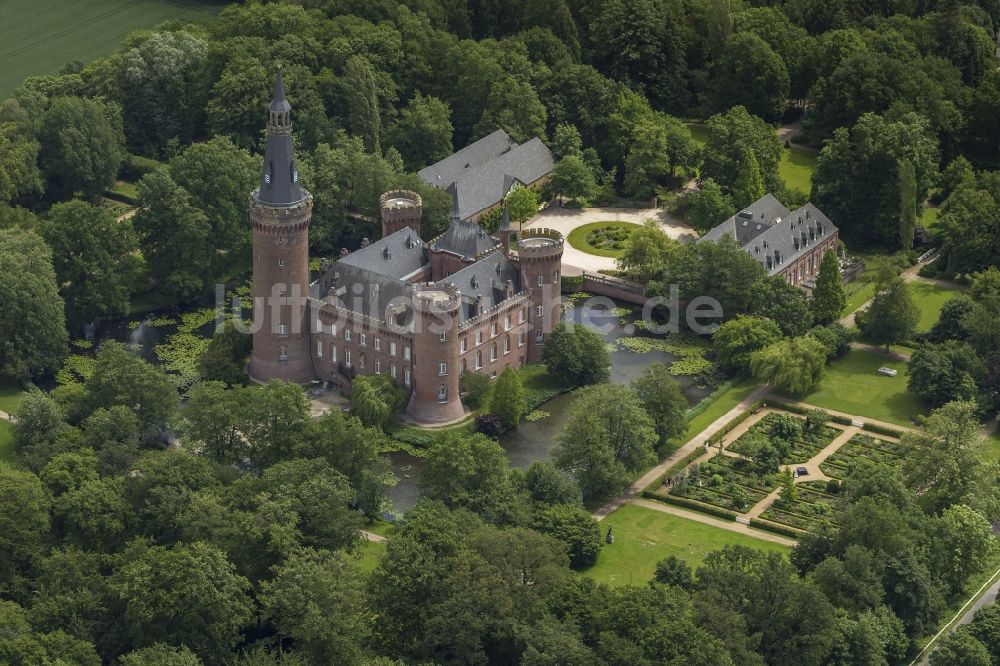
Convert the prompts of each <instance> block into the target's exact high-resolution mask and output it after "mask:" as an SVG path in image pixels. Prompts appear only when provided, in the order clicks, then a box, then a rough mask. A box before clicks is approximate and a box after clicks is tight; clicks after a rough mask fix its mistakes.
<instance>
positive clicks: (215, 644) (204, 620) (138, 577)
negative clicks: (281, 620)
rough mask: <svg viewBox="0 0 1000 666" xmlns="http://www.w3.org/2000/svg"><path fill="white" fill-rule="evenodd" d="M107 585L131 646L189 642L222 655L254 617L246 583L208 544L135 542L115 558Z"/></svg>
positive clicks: (215, 655)
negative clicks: (163, 544) (165, 546)
mask: <svg viewBox="0 0 1000 666" xmlns="http://www.w3.org/2000/svg"><path fill="white" fill-rule="evenodd" d="M110 587H111V590H112V591H113V592H114V594H115V597H116V600H117V601H118V602H119V603H121V604H122V607H123V609H124V613H123V616H122V621H123V625H124V626H123V627H122V629H123V632H124V635H125V636H126V637H127V640H128V641H129V643H131V644H132V645H135V646H141V647H149V646H152V645H155V644H156V643H159V642H163V643H168V644H176V645H187V646H189V647H191V648H192V649H193V650H194V651H195V652H196V653H197V654H200V655H204V656H205V657H206V658H208V659H212V660H215V659H221V658H224V657H226V656H228V655H229V652H230V650H232V648H233V647H234V646H235V645H236V643H237V642H238V641H239V639H240V632H241V630H242V629H243V628H244V627H245V626H247V625H248V624H249V623H250V621H251V619H252V617H253V604H252V603H251V601H250V598H249V596H247V592H248V590H249V587H250V585H249V583H248V582H247V580H246V579H245V578H243V577H241V576H239V575H237V574H236V573H235V571H234V570H233V565H232V564H231V563H230V562H229V561H228V560H227V559H226V556H225V555H224V554H223V553H222V551H220V550H219V549H218V548H216V547H215V546H212V545H209V544H207V543H192V544H177V545H175V546H174V547H173V548H170V549H167V548H163V547H160V546H150V545H148V544H147V543H144V542H142V541H136V542H133V543H132V544H130V545H129V546H128V547H127V548H126V549H125V550H124V551H123V552H122V553H120V554H119V555H118V556H117V557H116V563H115V567H114V571H113V572H112V574H111V579H110Z"/></svg>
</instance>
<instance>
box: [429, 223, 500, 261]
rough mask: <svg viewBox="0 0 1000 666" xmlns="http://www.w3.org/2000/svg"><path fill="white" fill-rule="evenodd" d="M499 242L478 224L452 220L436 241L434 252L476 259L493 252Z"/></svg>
mask: <svg viewBox="0 0 1000 666" xmlns="http://www.w3.org/2000/svg"><path fill="white" fill-rule="evenodd" d="M496 244H497V242H496V240H494V239H493V237H491V236H490V235H489V234H487V233H486V232H485V231H483V228H482V227H481V226H479V224H478V223H477V222H468V221H465V220H452V221H451V224H450V225H448V230H447V231H445V232H444V233H443V234H442V235H441V237H440V238H438V239H437V240H436V241H434V244H433V245H432V246H431V249H432V250H442V251H445V252H451V253H453V254H457V255H458V256H460V257H466V258H468V259H475V258H476V257H478V256H480V255H482V254H484V253H486V252H488V251H490V250H492V249H493V248H494V247H495V246H496Z"/></svg>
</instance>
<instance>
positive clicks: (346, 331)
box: [344, 328, 351, 342]
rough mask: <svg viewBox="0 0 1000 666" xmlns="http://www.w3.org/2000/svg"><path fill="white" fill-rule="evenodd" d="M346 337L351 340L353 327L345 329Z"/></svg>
mask: <svg viewBox="0 0 1000 666" xmlns="http://www.w3.org/2000/svg"><path fill="white" fill-rule="evenodd" d="M344 339H345V340H347V341H348V342H350V341H351V329H349V328H345V329H344Z"/></svg>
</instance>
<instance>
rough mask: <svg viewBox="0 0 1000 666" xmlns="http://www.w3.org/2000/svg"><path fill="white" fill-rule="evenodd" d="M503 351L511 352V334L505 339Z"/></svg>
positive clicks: (505, 352)
mask: <svg viewBox="0 0 1000 666" xmlns="http://www.w3.org/2000/svg"><path fill="white" fill-rule="evenodd" d="M503 353H504V354H509V353H510V336H509V335H508V336H507V337H505V338H504V339H503Z"/></svg>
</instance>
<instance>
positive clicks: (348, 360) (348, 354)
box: [344, 349, 351, 368]
mask: <svg viewBox="0 0 1000 666" xmlns="http://www.w3.org/2000/svg"><path fill="white" fill-rule="evenodd" d="M344 365H346V366H347V367H348V368H349V367H351V350H350V349H345V350H344Z"/></svg>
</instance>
